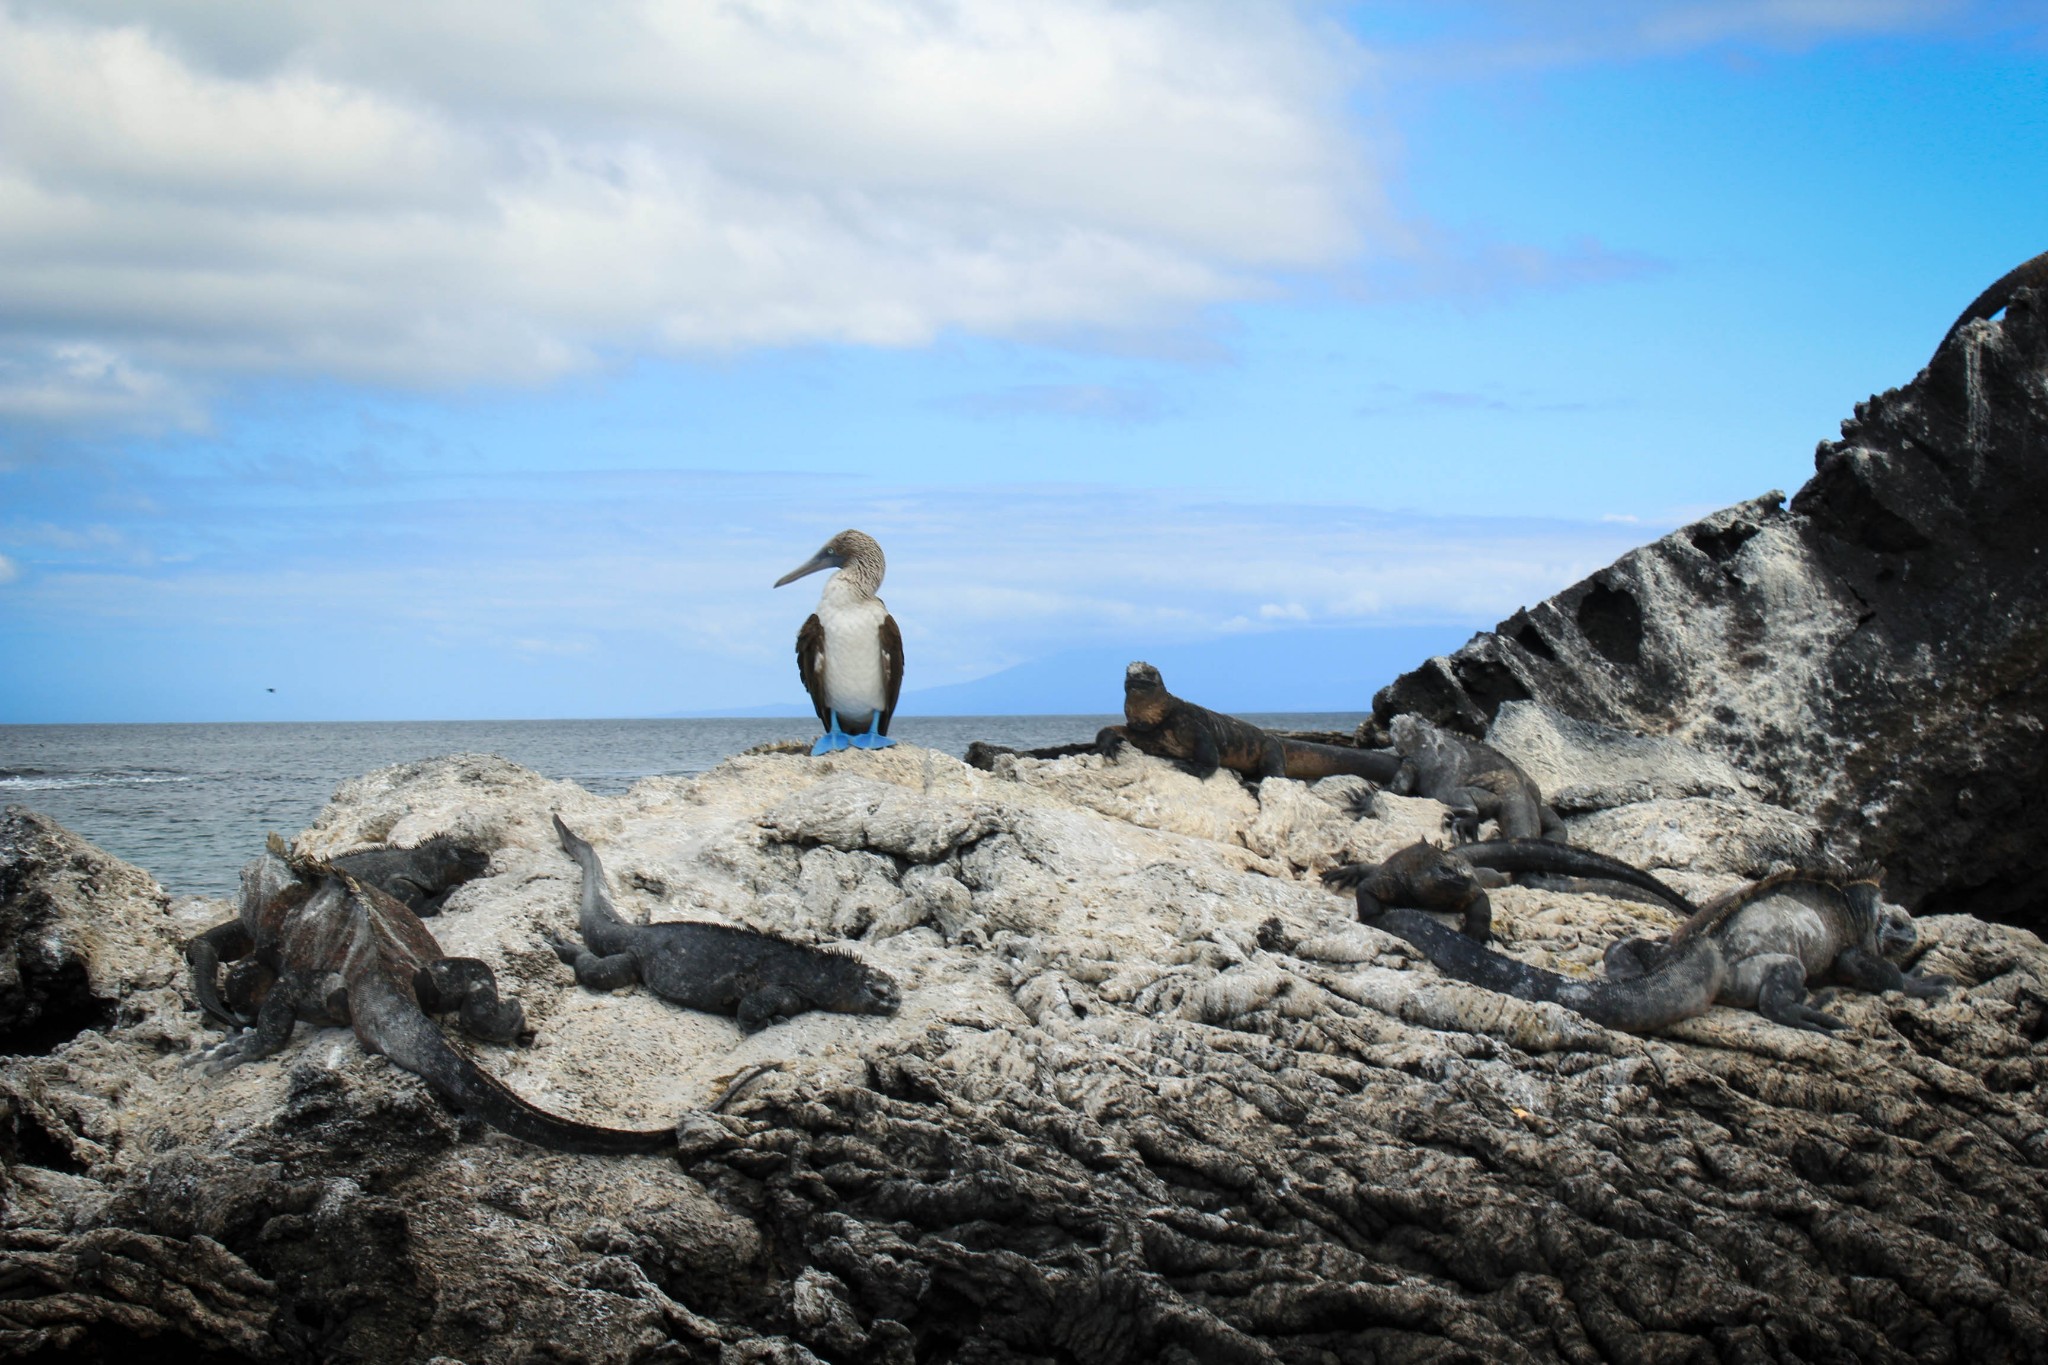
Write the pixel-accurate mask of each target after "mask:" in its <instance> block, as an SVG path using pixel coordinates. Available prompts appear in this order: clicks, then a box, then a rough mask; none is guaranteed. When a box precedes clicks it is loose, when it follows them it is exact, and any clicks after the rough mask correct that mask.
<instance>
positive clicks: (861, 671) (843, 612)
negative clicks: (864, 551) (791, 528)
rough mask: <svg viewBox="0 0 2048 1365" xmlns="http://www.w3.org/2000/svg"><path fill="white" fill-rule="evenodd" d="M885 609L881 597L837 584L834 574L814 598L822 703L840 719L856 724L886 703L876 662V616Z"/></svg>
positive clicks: (885, 680) (882, 672)
mask: <svg viewBox="0 0 2048 1365" xmlns="http://www.w3.org/2000/svg"><path fill="white" fill-rule="evenodd" d="M888 614H889V609H888V608H887V607H885V606H883V605H882V599H881V598H879V597H870V596H867V595H865V594H862V593H860V592H858V591H857V590H854V589H852V588H850V587H847V586H842V584H841V582H840V575H838V574H833V575H832V577H831V579H830V580H828V581H827V582H826V584H825V591H824V592H823V593H822V594H821V595H820V596H819V598H818V624H819V625H821V626H823V627H824V628H825V704H826V705H827V706H829V707H831V708H832V709H833V710H835V711H837V712H838V713H839V719H840V721H841V723H842V724H846V725H855V724H859V723H861V722H863V721H865V720H866V718H867V716H868V715H869V713H870V712H874V711H879V710H881V709H882V708H883V707H885V706H887V705H888V704H889V676H888V670H887V669H886V668H885V667H884V666H883V663H882V620H883V618H885V617H886V616H888Z"/></svg>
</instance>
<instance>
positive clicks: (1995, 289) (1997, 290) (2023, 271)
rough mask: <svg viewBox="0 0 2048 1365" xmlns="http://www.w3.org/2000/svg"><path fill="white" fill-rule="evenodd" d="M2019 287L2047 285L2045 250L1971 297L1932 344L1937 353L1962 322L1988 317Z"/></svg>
mask: <svg viewBox="0 0 2048 1365" xmlns="http://www.w3.org/2000/svg"><path fill="white" fill-rule="evenodd" d="M2022 289H2048V251H2044V252H2042V253H2041V254H2040V255H2038V256H2036V257H2034V258H2033V259H2032V260H2030V261H2022V262H2020V263H2019V264H2018V265H2016V266H2014V267H2013V268H2012V269H2010V270H2008V271H2006V272H2005V273H2004V274H2003V275H2000V276H1999V277H1998V278H1997V279H1995V280H1993V281H1992V282H1991V287H1990V288H1988V289H1986V290H1985V291H1984V292H1983V293H1981V294H1979V295H1978V296H1977V297H1976V298H1974V299H1972V300H1970V306H1969V307H1968V308H1965V309H1964V310H1963V311H1962V313H1961V315H1960V316H1958V317H1957V318H1956V320H1955V321H1954V322H1952V323H1950V324H1949V326H1948V331H1946V332H1944V333H1942V337H1941V344H1940V345H1938V346H1936V347H1935V348H1934V353H1935V354H1936V355H1940V354H1941V353H1942V352H1943V351H1944V350H1946V349H1947V348H1948V344H1949V343H1950V342H1951V341H1954V340H1955V339H1956V333H1957V332H1960V331H1962V330H1963V324H1964V323H1967V322H1975V321H1977V320H1978V319H1979V318H1988V317H1990V316H1991V315H1992V314H1993V313H1996V312H1997V311H1998V310H1999V309H2001V308H2003V307H2005V305H2006V304H2008V303H2010V302H2012V296H2013V295H2014V294H2017V293H2018V292H2019V291H2020V290H2022Z"/></svg>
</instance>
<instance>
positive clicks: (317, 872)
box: [186, 835, 675, 1152]
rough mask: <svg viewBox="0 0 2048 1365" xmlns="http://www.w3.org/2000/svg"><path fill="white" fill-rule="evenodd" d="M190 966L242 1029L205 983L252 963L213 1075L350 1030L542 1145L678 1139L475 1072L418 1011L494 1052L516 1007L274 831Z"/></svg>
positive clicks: (520, 1023) (434, 1085)
mask: <svg viewBox="0 0 2048 1365" xmlns="http://www.w3.org/2000/svg"><path fill="white" fill-rule="evenodd" d="M186 957H187V960H188V961H189V962H190V964H191V967H192V989H193V993H194V994H195V995H196V996H198V998H199V1002H200V1004H201V1006H202V1007H204V1008H205V1010H206V1012H207V1013H209V1014H211V1015H213V1016H214V1017H216V1018H218V1019H221V1020H223V1021H225V1022H227V1023H229V1024H231V1025H239V1024H242V1023H245V1022H247V1020H246V1018H245V1017H244V1016H243V1015H241V1014H240V1013H238V1012H236V1011H233V1010H231V1009H230V1006H229V1004H228V1002H227V1001H224V1000H223V999H222V998H221V996H220V993H219V990H218V983H217V981H216V980H215V973H216V971H217V969H218V966H219V964H220V962H221V961H222V960H229V961H234V960H238V959H250V965H249V967H248V968H247V969H245V970H243V971H241V972H239V973H238V974H237V975H238V980H237V982H236V983H235V984H236V992H235V993H236V994H237V995H238V996H240V997H241V999H242V1001H244V1002H246V1003H247V1004H249V1005H253V1006H254V1007H255V1008H256V1011H257V1012H256V1018H255V1025H256V1027H255V1028H254V1029H253V1030H251V1031H247V1032H243V1033H240V1034H237V1035H236V1036H234V1037H231V1038H229V1039H227V1040H226V1041H224V1042H222V1043H219V1044H217V1045H216V1046H214V1047H213V1048H211V1049H209V1050H208V1051H207V1052H206V1053H204V1054H203V1055H202V1057H201V1058H200V1060H201V1061H203V1063H204V1064H205V1065H206V1067H207V1069H208V1070H210V1071H212V1072H214V1073H216V1074H218V1073H219V1072H222V1071H226V1070H229V1069H231V1068H233V1067H237V1066H241V1065H243V1064H244V1063H247V1062H254V1061H259V1060H261V1059H262V1058H265V1057H269V1056H273V1055H275V1054H276V1053H278V1052H280V1051H282V1050H283V1049H284V1046H285V1044H286V1043H287V1042H289V1041H290V1039H291V1035H292V1029H293V1026H294V1025H295V1024H296V1023H297V1022H298V1021H299V1020H301V1019H303V1020H305V1021H306V1022H307V1023H309V1024H313V1025H315V1026H334V1027H347V1028H353V1029H354V1030H355V1035H356V1038H357V1040H358V1041H359V1042H361V1043H362V1045H363V1046H364V1047H365V1048H368V1049H369V1050H370V1051H371V1052H375V1053H380V1054H382V1055H383V1056H386V1057H389V1058H390V1059H391V1060H392V1061H394V1062H396V1063H397V1064H398V1065H400V1066H402V1067H404V1068H405V1069H406V1070H407V1071H410V1072H412V1073H413V1074H414V1075H416V1076H418V1077H419V1078H420V1079H421V1080H423V1081H425V1082H426V1083H427V1087H428V1088H429V1089H430V1090H432V1091H433V1092H434V1093H435V1094H436V1095H439V1096H440V1097H441V1099H442V1100H444V1101H445V1102H446V1103H448V1104H450V1105H452V1106H453V1107H455V1108H458V1109H465V1110H468V1111H470V1112H472V1113H475V1114H477V1115H478V1116H480V1117H481V1118H483V1119H484V1120H485V1121H486V1122H488V1123H490V1124H491V1125H492V1126H493V1127H496V1128H498V1129H501V1130H502V1131H504V1132H507V1133H510V1134H511V1135H512V1136H514V1137H517V1138H523V1139H525V1140H526V1141H528V1142H532V1143H535V1144H537V1145H539V1146H542V1147H550V1148H554V1149H555V1150H557V1151H565V1152H653V1151H659V1150H661V1149H663V1148H666V1147H670V1146H673V1145H674V1143H675V1133H674V1130H673V1129H669V1128H662V1129H654V1130H648V1131H633V1130H626V1129H616V1128H600V1127H596V1126H594V1125H591V1124H586V1123H578V1122H576V1121H574V1120H573V1119H566V1118H563V1117H561V1116H560V1115H557V1114H551V1113H549V1112H547V1111H546V1110H544V1109H541V1108H539V1107H537V1106H535V1105H533V1104H530V1103H528V1102H527V1101H526V1100H523V1099H521V1098H520V1097H519V1096H518V1095H516V1094H514V1093H513V1092H512V1091H511V1090H509V1089H507V1088H506V1087H505V1086H504V1085H503V1084H502V1083H501V1082H499V1081H498V1080H497V1079H495V1078H494V1077H492V1076H491V1075H489V1074H488V1073H486V1072H484V1071H482V1070H481V1069H479V1068H478V1067H477V1065H476V1064H475V1063H474V1062H472V1061H470V1059H469V1058H467V1057H465V1056H463V1055H462V1053H460V1052H458V1051H456V1050H455V1049H454V1048H453V1047H451V1046H450V1045H449V1043H448V1040H447V1039H446V1038H445V1037H443V1036H442V1034H441V1030H440V1028H439V1026H437V1025H436V1024H435V1023H434V1021H433V1020H432V1019H431V1018H429V1017H428V1015H429V1014H430V1013H443V1012H447V1011H450V1010H453V1011H456V1012H458V1014H459V1017H460V1019H461V1021H462V1026H463V1027H464V1028H465V1029H466V1030H468V1031H469V1032H470V1033H472V1034H474V1035H475V1036H477V1037H479V1038H482V1039H485V1040H487V1041H490V1042H497V1043H503V1042H509V1041H511V1040H512V1039H513V1038H515V1037H517V1036H518V1035H519V1033H520V1032H521V1030H522V1029H524V1027H525V1023H526V1017H525V1011H524V1010H523V1009H521V1007H520V1005H519V1002H518V1001H517V1000H501V999H499V997H498V985H497V981H496V979H495V978H494V977H493V976H492V974H491V969H490V966H489V964H487V963H485V962H483V961H481V960H479V959H477V958H473V957H449V956H448V955H446V954H445V953H443V952H442V951H441V946H440V945H439V944H438V943H436V942H435V941H434V936H433V935H432V934H431V933H429V932H428V931H427V927H426V925H424V924H422V923H421V922H420V919H419V917H418V916H417V915H415V914H413V912H412V911H410V910H408V909H406V908H405V906H404V905H403V904H401V903H400V902H398V901H397V900H394V899H393V898H392V897H390V896H388V895H386V894H385V893H384V892H382V891H379V890H378V889H377V888H375V887H373V886H368V885H365V884H364V883H363V882H361V881H359V880H358V879H356V878H355V877H352V876H350V875H349V874H348V873H346V872H342V871H340V870H338V869H336V868H335V867H333V866H332V865H331V864H326V863H319V862H314V861H311V860H296V861H294V860H292V859H291V858H290V856H289V855H288V854H287V853H286V852H285V849H284V845H283V842H282V841H281V840H279V839H278V838H277V836H276V835H272V836H271V844H270V849H269V851H268V852H267V853H266V854H265V855H264V856H263V857H262V858H259V859H257V860H256V861H255V862H254V863H251V864H250V865H249V867H248V868H246V869H245V870H244V871H243V873H242V894H241V903H240V906H239V908H238V913H237V915H236V917H235V918H234V919H231V920H229V921H227V922H226V923H224V924H217V925H215V926H214V927H213V928H211V929H208V930H206V931H205V932H204V933H202V934H200V935H198V936H197V937H195V938H194V939H193V940H192V941H191V942H190V943H189V944H188V945H187V947H186Z"/></svg>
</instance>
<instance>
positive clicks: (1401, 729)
mask: <svg viewBox="0 0 2048 1365" xmlns="http://www.w3.org/2000/svg"><path fill="white" fill-rule="evenodd" d="M1387 729H1388V733H1389V734H1390V735H1392V736H1393V740H1394V748H1395V749H1396V750H1397V751H1399V753H1400V755H1401V763H1400V768H1399V771H1397V772H1396V773H1395V775H1394V778H1393V781H1392V783H1391V784H1390V785H1389V786H1388V788H1387V790H1389V791H1391V792H1393V793H1394V795H1396V796H1427V797H1429V798H1430V799H1431V800H1435V801H1441V802H1443V803H1444V804H1445V805H1446V806H1449V807H1450V808H1451V810H1452V812H1453V814H1452V820H1451V828H1452V829H1453V830H1454V831H1455V832H1456V833H1457V834H1458V836H1459V837H1461V838H1465V839H1473V838H1477V837H1478V834H1479V823H1480V821H1482V820H1487V819H1493V820H1498V821H1499V822H1500V837H1501V838H1502V839H1535V838H1544V839H1551V840H1555V841H1556V842H1558V843H1564V842H1566V840H1565V833H1564V821H1562V820H1560V819H1558V818H1557V812H1556V811H1554V810H1552V809H1551V808H1550V807H1549V806H1546V805H1544V804H1543V793H1542V792H1541V791H1540V790H1538V789H1537V786H1536V784H1535V783H1534V782H1532V781H1530V780H1529V775H1528V774H1527V773H1525V772H1523V771H1522V770H1521V769H1520V768H1518V767H1516V766H1515V761H1514V760H1513V759H1511V758H1509V757H1508V756H1507V755H1506V754H1504V753H1502V752H1501V751H1500V750H1498V749H1496V748H1494V747H1493V746H1492V745H1490V744H1482V743H1480V742H1479V741H1478V740H1476V739H1466V738H1465V737H1464V736H1462V735H1454V734H1452V733H1451V732H1450V731H1448V730H1440V729H1438V728H1437V727H1436V726H1434V725H1431V724H1430V723H1429V722H1428V721H1426V720H1424V719H1423V718H1422V717H1421V716H1418V715H1415V714H1413V713H1409V714H1406V715H1399V716H1396V717H1394V720H1393V724H1391V725H1390V726H1388V727H1387Z"/></svg>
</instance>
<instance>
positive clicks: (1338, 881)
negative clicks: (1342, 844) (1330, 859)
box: [1323, 863, 1380, 891]
mask: <svg viewBox="0 0 2048 1365" xmlns="http://www.w3.org/2000/svg"><path fill="white" fill-rule="evenodd" d="M1379 870H1380V869H1379V864H1377V863H1344V864H1343V865H1341V866H1338V867H1333V868H1331V869H1330V870H1329V871H1328V872H1325V873H1324V874H1323V885H1324V886H1327V887H1329V888H1330V889H1331V890H1332V891H1356V890H1357V889H1358V887H1359V884H1360V883H1361V882H1363V881H1365V880H1366V879H1367V878H1368V877H1370V876H1372V874H1373V873H1375V872H1377V871H1379Z"/></svg>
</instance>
